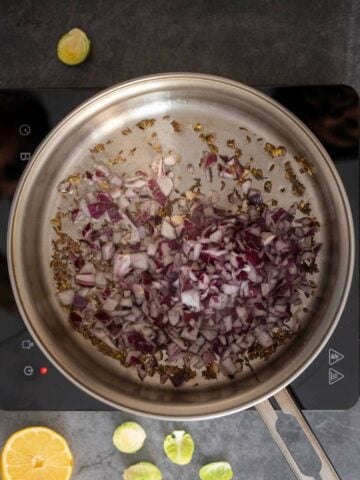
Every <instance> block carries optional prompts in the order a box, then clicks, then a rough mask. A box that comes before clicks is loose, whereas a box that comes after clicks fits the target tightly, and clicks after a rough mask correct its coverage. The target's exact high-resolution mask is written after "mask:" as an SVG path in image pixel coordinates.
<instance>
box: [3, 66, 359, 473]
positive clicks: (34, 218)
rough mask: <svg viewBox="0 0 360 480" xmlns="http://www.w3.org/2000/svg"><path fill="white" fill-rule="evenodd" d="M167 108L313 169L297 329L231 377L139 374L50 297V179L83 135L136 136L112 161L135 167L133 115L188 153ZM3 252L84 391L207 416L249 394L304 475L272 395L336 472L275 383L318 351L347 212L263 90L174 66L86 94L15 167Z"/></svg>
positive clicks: (340, 272)
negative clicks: (173, 381)
mask: <svg viewBox="0 0 360 480" xmlns="http://www.w3.org/2000/svg"><path fill="white" fill-rule="evenodd" d="M166 115H170V120H171V119H174V120H176V121H178V122H180V123H181V124H182V125H184V126H185V127H190V126H191V125H192V124H194V123H195V122H201V123H202V124H203V125H204V128H205V129H206V130H207V131H209V132H215V133H216V143H217V144H218V145H226V139H228V138H234V137H235V138H236V139H237V141H238V142H239V143H241V147H242V149H243V155H245V156H248V157H250V156H253V157H254V158H256V162H257V164H258V165H260V166H262V167H263V169H264V171H268V164H269V156H268V155H267V154H266V153H265V152H264V150H263V148H262V147H263V143H262V141H258V142H255V141H249V140H248V139H246V136H249V137H250V140H251V139H256V138H261V139H263V142H265V141H268V142H271V143H272V144H274V145H284V146H286V149H287V157H288V158H289V159H293V156H294V155H295V154H299V153H302V154H305V155H306V157H307V158H308V159H310V160H311V162H312V163H313V164H314V165H315V170H316V173H315V175H314V176H307V175H303V176H302V177H301V180H302V182H303V183H304V184H305V186H306V194H305V198H306V200H310V201H311V204H312V207H313V212H314V213H315V215H316V216H317V218H318V220H319V221H320V224H321V234H320V238H319V241H321V243H322V249H321V251H320V252H321V253H320V258H319V262H318V263H319V270H320V274H319V275H318V278H317V279H316V282H317V284H318V290H317V295H316V296H315V297H310V298H309V299H308V300H307V303H306V306H307V308H308V313H307V314H306V317H305V318H303V319H302V328H301V330H300V331H299V333H298V334H297V335H296V337H295V338H294V340H293V341H292V342H291V343H289V344H287V345H286V346H284V347H283V348H281V349H279V350H278V351H277V352H276V354H275V355H274V356H273V357H271V358H270V359H269V360H268V361H267V362H263V361H262V362H258V363H257V364H255V365H254V372H251V371H247V372H244V373H243V374H242V375H241V376H240V377H239V378H237V379H236V380H233V381H228V380H221V381H216V382H205V381H204V382H200V384H199V385H198V386H197V387H196V388H194V386H187V385H185V386H182V387H180V388H178V389H174V388H173V387H172V386H167V385H159V384H157V383H155V382H151V381H150V382H146V381H145V382H144V383H142V382H140V380H139V379H138V378H137V377H136V375H134V374H133V372H132V371H131V370H129V369H125V368H123V367H121V366H119V364H118V362H116V361H115V360H113V359H110V358H107V357H105V356H103V355H101V354H100V353H99V352H97V351H96V350H95V349H94V348H92V347H91V345H90V344H89V343H87V342H86V341H85V340H84V339H83V338H82V337H81V336H80V335H78V334H77V333H76V332H73V331H71V330H70V329H69V326H68V324H67V321H66V315H65V314H64V312H63V311H62V310H61V308H60V306H59V304H58V301H57V299H56V296H55V289H54V284H53V280H52V273H51V270H50V267H49V259H50V255H51V241H50V240H51V238H52V236H53V231H52V228H51V224H50V219H51V218H52V217H53V216H54V213H55V211H56V207H57V205H58V202H59V195H58V191H57V185H58V184H59V182H60V181H61V180H63V179H64V178H66V177H67V176H68V175H69V174H70V173H73V172H74V171H79V170H80V171H81V170H84V169H85V168H86V167H87V166H88V165H89V164H90V163H91V162H92V160H91V156H90V154H89V148H91V147H92V146H93V145H94V144H97V143H105V142H106V141H107V140H109V139H110V140H112V143H111V144H109V145H108V146H107V149H106V151H105V153H104V156H105V158H109V157H111V156H113V155H116V154H117V153H118V151H119V150H123V151H124V152H126V151H128V150H129V149H130V148H131V147H132V146H134V145H136V141H137V140H138V144H137V147H138V148H137V151H136V153H135V154H134V155H133V156H132V157H131V158H130V160H128V161H127V162H126V163H125V164H123V165H122V166H118V167H117V168H121V169H128V171H131V170H136V169H139V167H141V168H146V164H147V163H148V161H149V158H150V156H151V155H153V153H152V152H150V151H149V149H150V147H149V146H148V144H147V142H146V141H144V138H145V137H144V136H143V137H142V138H141V139H140V137H139V138H138V139H137V138H136V137H135V138H134V137H131V136H130V135H129V136H124V135H121V131H122V130H123V129H124V128H125V127H127V126H129V125H134V124H135V123H136V122H138V121H139V120H142V119H144V118H155V119H156V120H157V121H156V123H155V127H154V128H155V130H156V132H157V134H158V137H159V140H160V142H161V143H162V145H166V146H168V148H169V149H170V148H171V149H172V150H175V151H178V152H179V153H181V154H182V155H185V156H187V157H188V158H199V148H200V149H201V146H199V141H198V139H197V138H196V136H194V134H193V133H194V132H192V129H191V128H184V129H183V130H184V131H183V132H182V133H181V134H178V135H174V132H173V130H172V128H171V126H170V125H169V123H170V121H169V120H164V119H163V117H164V116H166ZM239 126H241V127H242V128H246V129H247V131H245V130H240V129H239ZM245 132H246V134H245ZM145 134H146V133H145ZM135 135H144V132H140V131H138V133H136V134H135ZM106 156H108V157H106ZM179 168H181V167H179ZM183 170H185V169H183ZM278 172H279V173H277V175H275V178H272V180H273V192H272V197H274V196H276V198H278V199H279V202H280V203H281V204H282V205H283V204H285V205H290V203H291V202H292V201H293V198H292V197H291V195H289V194H287V193H284V194H280V193H279V191H280V188H281V187H282V186H283V185H285V183H284V182H286V180H285V179H284V175H283V173H281V170H279V171H278ZM181 174H182V175H181V177H182V178H181V180H179V182H180V183H181V184H182V185H180V188H181V186H185V185H186V182H188V181H189V178H187V174H186V172H185V171H181ZM214 188H216V185H215V187H214ZM289 190H290V189H289V188H288V189H287V191H289ZM274 192H275V193H274ZM276 192H277V193H276ZM8 263H9V266H10V276H11V281H12V286H13V289H14V293H15V297H16V301H17V304H18V307H19V310H20V312H21V314H22V317H23V319H24V321H25V323H26V325H27V327H28V329H29V330H30V332H31V333H32V335H33V336H34V337H35V338H36V340H37V342H38V344H39V346H40V348H41V349H42V350H43V352H44V353H45V354H46V355H47V357H48V358H49V359H50V360H51V361H52V362H53V363H54V365H55V366H56V367H57V368H58V369H59V370H60V371H61V372H62V373H63V374H64V375H65V376H66V377H67V378H68V379H69V380H71V381H72V382H73V383H74V384H76V385H77V386H78V387H80V388H81V389H83V390H85V391H86V392H87V393H89V394H90V395H92V396H94V397H95V398H97V399H99V400H101V401H103V402H105V403H108V404H109V405H112V406H114V407H117V408H119V409H122V410H127V411H131V412H134V413H136V414H140V415H147V416H152V417H156V418H163V419H164V418H171V419H182V420H184V419H188V420H192V419H203V418H210V417H216V416H220V415H225V414H229V413H233V412H238V411H240V410H244V409H245V408H248V407H251V406H253V405H256V407H257V409H258V411H259V413H260V415H261V417H262V418H263V420H264V421H265V423H266V424H267V426H268V427H269V429H270V431H271V433H272V435H273V437H274V439H275V441H276V442H277V444H278V446H279V447H280V449H281V450H282V453H283V454H284V456H285V457H286V459H287V461H288V462H289V465H290V467H291V468H292V470H293V472H294V474H295V476H296V477H297V478H298V479H310V477H308V476H305V475H304V474H302V472H301V471H300V469H299V467H298V466H297V465H296V462H295V461H294V459H293V457H292V455H291V453H290V451H289V450H288V448H287V446H286V445H285V443H284V441H283V440H282V438H281V437H280V435H279V434H278V432H277V430H276V419H277V413H276V411H275V410H274V409H273V408H272V406H271V403H270V402H269V401H268V400H267V399H268V398H270V397H272V396H274V397H275V399H276V400H277V403H278V404H279V406H280V408H281V409H282V410H283V411H285V412H286V413H291V414H293V415H295V416H296V418H297V419H298V421H299V423H300V425H301V427H302V428H303V429H304V432H305V434H306V435H307V436H308V438H309V440H310V441H311V443H312V445H313V446H314V448H315V450H316V452H317V453H318V455H319V456H320V459H321V462H322V470H321V473H320V476H321V478H322V479H326V480H329V479H335V478H339V477H338V476H337V474H336V472H335V470H334V469H333V467H332V466H331V464H330V462H329V461H328V459H327V457H326V455H325V454H324V452H322V450H321V447H320V445H319V444H318V442H317V441H316V439H315V437H314V435H313V434H312V432H311V430H310V428H309V427H308V425H307V424H306V422H305V420H304V418H303V417H302V416H301V414H300V412H299V411H298V409H297V408H296V406H295V404H294V402H293V401H292V399H291V396H290V395H289V393H288V392H287V391H286V390H284V388H285V387H286V386H287V385H288V384H290V383H291V382H292V381H293V380H294V379H295V378H296V377H297V376H298V375H300V374H301V373H302V372H303V371H304V370H305V369H306V368H307V366H308V365H309V364H310V363H311V362H312V361H313V360H314V358H315V357H316V356H317V355H318V354H319V352H320V351H321V349H322V348H323V347H324V346H325V344H326V342H327V341H328V339H329V337H330V335H331V334H332V332H333V330H334V329H335V327H336V324H337V321H338V319H339V317H340V315H341V312H342V310H343V307H344V304H345V302H346V298H347V295H348V291H349V287H350V283H351V278H352V272H353V264H354V234H353V225H352V218H351V212H350V208H349V204H348V200H347V198H346V193H345V191H344V188H343V186H342V183H341V181H340V178H339V176H338V174H337V172H336V170H335V168H334V166H333V163H332V162H331V160H330V158H329V157H328V155H327V153H326V152H325V150H324V149H323V147H322V146H321V145H320V143H319V142H318V141H317V139H316V138H315V137H314V136H313V135H312V134H311V133H310V131H309V130H308V129H307V128H306V127H305V126H304V125H303V124H302V123H301V122H300V121H299V120H298V119H297V118H296V117H294V115H292V114H291V113H290V112H288V111H287V110H286V109H285V108H283V107H282V106H280V105H279V104H278V103H276V102H275V101H274V100H272V99H270V98H268V97H267V96H266V95H264V94H262V93H259V92H258V91H256V90H254V89H252V88H249V87H247V86H245V85H241V84H239V83H236V82H233V81H230V80H226V79H223V78H218V77H211V76H207V75H198V74H181V73H179V74H164V75H155V76H151V77H145V78H140V79H136V80H132V81H129V82H126V83H123V84H120V85H117V86H115V87H113V88H110V89H108V90H106V91H104V92H101V93H99V94H97V95H96V96H94V97H93V98H91V99H90V100H88V101H86V102H85V103H83V104H82V105H80V106H79V107H78V108H77V109H76V110H75V111H73V112H72V113H71V114H70V115H68V116H67V117H66V118H65V119H64V120H63V121H62V122H61V123H60V124H59V125H58V126H57V127H56V128H55V129H54V130H53V131H52V132H51V133H50V134H49V135H48V137H47V138H46V139H45V140H44V142H43V143H42V144H41V145H40V147H39V148H38V150H37V151H36V153H35V154H34V156H33V158H32V160H31V162H30V164H29V166H28V168H27V170H26V171H25V173H24V175H23V177H22V179H21V181H20V183H19V186H18V189H17V192H16V195H15V198H14V202H13V206H12V213H11V218H10V226H9V234H8Z"/></svg>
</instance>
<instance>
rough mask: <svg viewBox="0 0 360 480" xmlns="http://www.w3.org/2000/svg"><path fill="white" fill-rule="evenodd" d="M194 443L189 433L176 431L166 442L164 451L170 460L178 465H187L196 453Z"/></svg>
mask: <svg viewBox="0 0 360 480" xmlns="http://www.w3.org/2000/svg"><path fill="white" fill-rule="evenodd" d="M194 448H195V445H194V441H193V439H192V438H191V435H190V434H189V433H186V432H184V431H182V430H175V431H174V432H172V433H171V434H170V435H168V436H167V437H166V438H165V440H164V451H165V453H166V455H167V456H168V459H169V460H171V461H172V462H173V463H176V464H177V465H187V464H188V463H190V462H191V459H192V456H193V453H194Z"/></svg>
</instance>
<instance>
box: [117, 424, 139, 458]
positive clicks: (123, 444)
mask: <svg viewBox="0 0 360 480" xmlns="http://www.w3.org/2000/svg"><path fill="white" fill-rule="evenodd" d="M145 438H146V433H145V430H144V429H143V428H142V426H141V425H139V424H138V423H136V422H125V423H123V424H122V425H120V427H118V428H117V429H116V430H115V432H114V434H113V444H114V446H115V447H116V448H117V449H118V450H120V452H123V453H135V452H137V451H138V450H140V448H141V447H142V446H143V445H144V441H145Z"/></svg>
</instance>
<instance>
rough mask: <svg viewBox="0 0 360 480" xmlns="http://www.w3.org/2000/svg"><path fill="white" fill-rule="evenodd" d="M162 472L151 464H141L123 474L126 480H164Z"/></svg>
mask: <svg viewBox="0 0 360 480" xmlns="http://www.w3.org/2000/svg"><path fill="white" fill-rule="evenodd" d="M162 478H163V477H162V475H161V472H160V470H159V469H158V468H157V467H156V466H155V465H153V464H152V463H149V462H140V463H136V464H135V465H131V467H129V468H127V469H126V470H125V471H124V473H123V479H124V480H162Z"/></svg>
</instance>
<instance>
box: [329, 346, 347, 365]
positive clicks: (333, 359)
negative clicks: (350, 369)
mask: <svg viewBox="0 0 360 480" xmlns="http://www.w3.org/2000/svg"><path fill="white" fill-rule="evenodd" d="M343 358H344V355H343V354H342V353H340V352H337V351H336V350H334V349H333V348H329V365H335V363H338V362H340V360H342V359H343Z"/></svg>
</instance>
